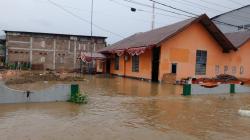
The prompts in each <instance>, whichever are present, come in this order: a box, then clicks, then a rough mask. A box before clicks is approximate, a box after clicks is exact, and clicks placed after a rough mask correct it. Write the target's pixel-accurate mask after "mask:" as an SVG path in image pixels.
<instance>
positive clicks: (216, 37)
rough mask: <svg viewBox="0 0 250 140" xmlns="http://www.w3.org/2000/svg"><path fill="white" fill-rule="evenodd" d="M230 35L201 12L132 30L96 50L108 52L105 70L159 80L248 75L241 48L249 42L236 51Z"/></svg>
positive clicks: (246, 48)
mask: <svg viewBox="0 0 250 140" xmlns="http://www.w3.org/2000/svg"><path fill="white" fill-rule="evenodd" d="M228 36H229V35H228ZM234 37H235V36H233V37H231V38H229V37H227V36H226V35H224V34H223V33H222V32H221V31H220V30H219V29H218V28H217V27H216V25H215V24H214V23H213V22H212V21H211V20H210V19H209V17H208V16H207V15H201V16H199V17H197V18H191V19H188V20H185V21H181V22H178V23H175V24H172V25H169V26H165V27H162V28H158V29H155V30H152V31H148V32H144V33H138V34H134V35H132V36H130V37H128V38H126V39H124V40H121V41H119V42H117V43H115V44H113V45H112V46H111V47H107V48H104V49H102V50H100V52H101V53H104V54H106V55H109V56H110V59H109V60H107V65H106V67H107V68H108V69H107V72H108V73H111V74H115V75H120V76H125V77H134V78H141V79H148V80H151V81H163V80H164V79H168V78H172V79H174V80H181V79H182V78H187V77H196V78H199V77H215V76H216V75H219V74H225V73H226V74H231V75H236V76H238V77H249V78H250V72H248V70H250V66H248V65H247V57H248V56H247V54H249V53H247V51H245V50H249V51H250V49H249V48H248V46H249V45H250V42H247V43H244V44H243V46H242V44H240V46H242V47H241V48H240V49H239V51H237V48H236V47H235V44H236V43H235V42H233V41H232V39H233V38H234ZM241 40H243V39H241ZM249 47H250V46H249ZM241 49H242V51H241ZM243 59H244V60H243Z"/></svg>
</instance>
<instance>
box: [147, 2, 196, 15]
mask: <svg viewBox="0 0 250 140" xmlns="http://www.w3.org/2000/svg"><path fill="white" fill-rule="evenodd" d="M149 1H152V2H154V3H157V4H159V5H162V6H165V7H169V8H171V9H174V10H177V11H180V12H183V13H187V14H190V15H194V16H199V15H197V14H194V13H192V12H188V11H185V10H182V9H179V8H176V7H173V6H170V5H167V4H164V3H161V2H158V1H155V0H149Z"/></svg>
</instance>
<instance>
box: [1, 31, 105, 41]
mask: <svg viewBox="0 0 250 140" xmlns="http://www.w3.org/2000/svg"><path fill="white" fill-rule="evenodd" d="M4 32H5V33H7V32H9V33H25V34H42V35H58V36H75V37H91V36H90V35H77V34H61V33H45V32H30V31H12V30H4ZM92 37H94V38H104V39H106V38H107V37H104V36H92Z"/></svg>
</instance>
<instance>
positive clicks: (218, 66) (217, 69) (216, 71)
mask: <svg viewBox="0 0 250 140" xmlns="http://www.w3.org/2000/svg"><path fill="white" fill-rule="evenodd" d="M215 74H216V75H219V74H220V65H216V66H215Z"/></svg>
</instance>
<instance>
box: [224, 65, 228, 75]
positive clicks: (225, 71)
mask: <svg viewBox="0 0 250 140" xmlns="http://www.w3.org/2000/svg"><path fill="white" fill-rule="evenodd" d="M227 73H228V66H224V74H227Z"/></svg>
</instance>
